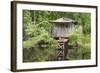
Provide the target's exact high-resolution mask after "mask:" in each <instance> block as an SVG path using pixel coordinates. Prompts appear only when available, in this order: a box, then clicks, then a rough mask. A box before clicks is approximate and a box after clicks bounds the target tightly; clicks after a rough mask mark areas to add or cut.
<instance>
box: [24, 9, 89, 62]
mask: <svg viewBox="0 0 100 73" xmlns="http://www.w3.org/2000/svg"><path fill="white" fill-rule="evenodd" d="M90 16H91V15H90V14H89V13H73V12H55V11H54V12H53V11H38V10H35V11H33V10H23V62H34V61H48V60H50V61H51V60H52V58H53V57H54V54H55V48H56V46H57V45H58V43H57V41H56V40H55V39H54V38H53V37H51V35H50V32H51V29H52V28H53V25H52V24H51V23H50V21H51V20H56V19H58V18H62V17H68V18H71V19H74V20H76V21H77V25H76V29H75V31H73V32H71V33H70V34H69V40H70V41H69V43H68V45H73V46H76V45H77V44H78V48H73V49H70V48H69V52H68V57H69V59H71V60H74V59H78V60H79V59H89V58H90V53H91V52H90V51H91V49H90V42H91V41H90V33H91V26H90Z"/></svg>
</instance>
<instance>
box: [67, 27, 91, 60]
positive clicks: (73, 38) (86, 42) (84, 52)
mask: <svg viewBox="0 0 100 73" xmlns="http://www.w3.org/2000/svg"><path fill="white" fill-rule="evenodd" d="M69 40H70V42H69V44H70V45H75V44H76V45H75V48H73V49H72V50H70V52H69V54H68V56H69V57H70V58H71V59H90V55H91V52H90V51H91V48H90V46H91V45H90V44H91V43H90V42H91V41H90V40H91V39H90V34H87V35H86V34H83V32H82V26H77V27H76V30H75V31H74V32H72V33H70V34H69Z"/></svg>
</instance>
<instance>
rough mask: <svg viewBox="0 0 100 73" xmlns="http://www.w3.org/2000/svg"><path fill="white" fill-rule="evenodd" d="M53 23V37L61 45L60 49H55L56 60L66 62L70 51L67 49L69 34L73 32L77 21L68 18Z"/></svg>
mask: <svg viewBox="0 0 100 73" xmlns="http://www.w3.org/2000/svg"><path fill="white" fill-rule="evenodd" d="M51 22H52V23H53V24H54V27H53V30H52V33H51V35H52V37H54V38H55V39H56V40H57V41H58V43H59V45H58V47H57V48H56V49H55V59H56V60H64V59H65V56H66V55H67V51H68V50H67V48H66V47H65V45H66V43H68V34H69V33H70V32H72V31H73V29H74V27H75V21H74V20H72V19H69V18H66V17H62V18H59V19H57V20H53V21H51Z"/></svg>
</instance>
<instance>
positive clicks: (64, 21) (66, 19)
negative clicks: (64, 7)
mask: <svg viewBox="0 0 100 73" xmlns="http://www.w3.org/2000/svg"><path fill="white" fill-rule="evenodd" d="M51 22H53V23H69V22H75V20H72V19H70V18H67V17H62V18H59V19H57V20H53V21H51Z"/></svg>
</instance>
